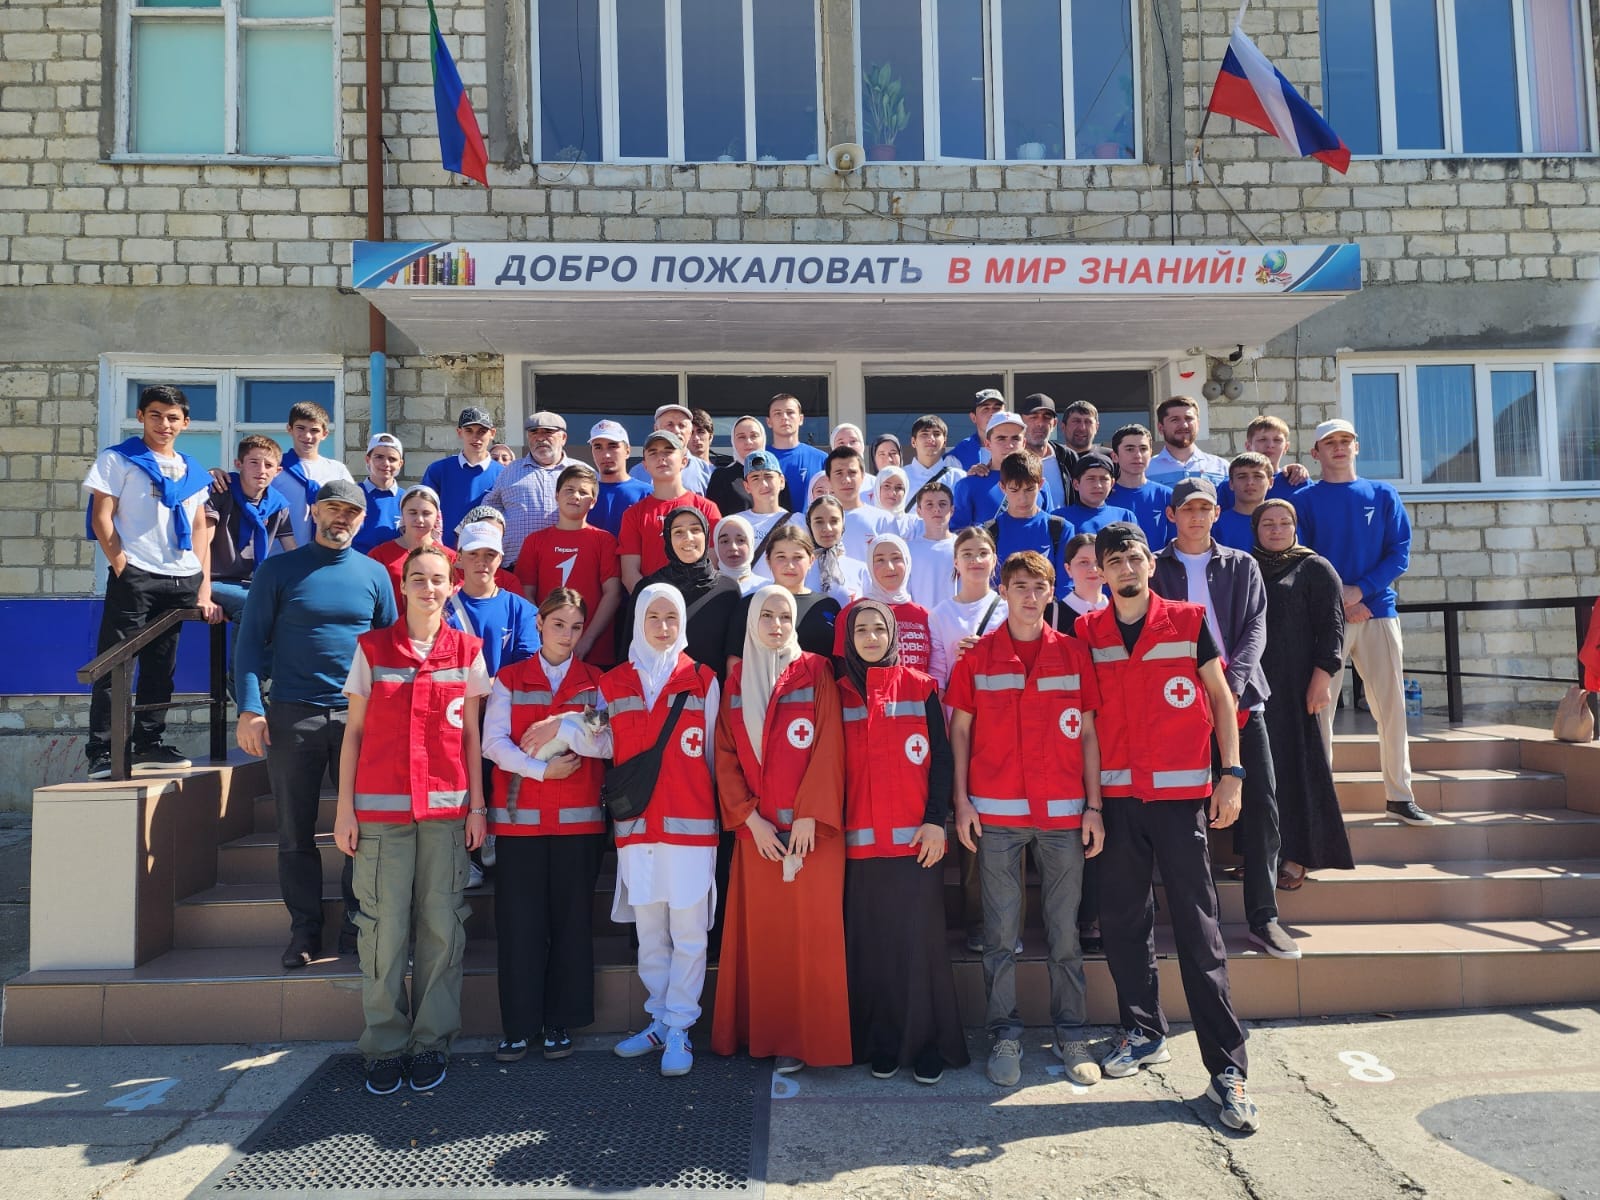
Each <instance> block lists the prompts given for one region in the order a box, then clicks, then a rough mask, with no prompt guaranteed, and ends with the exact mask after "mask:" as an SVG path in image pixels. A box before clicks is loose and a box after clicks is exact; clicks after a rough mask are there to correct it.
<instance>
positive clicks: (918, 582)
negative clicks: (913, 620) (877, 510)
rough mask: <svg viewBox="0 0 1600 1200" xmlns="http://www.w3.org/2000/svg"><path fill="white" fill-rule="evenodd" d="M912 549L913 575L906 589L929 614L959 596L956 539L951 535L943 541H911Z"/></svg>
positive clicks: (907, 582)
mask: <svg viewBox="0 0 1600 1200" xmlns="http://www.w3.org/2000/svg"><path fill="white" fill-rule="evenodd" d="M906 545H908V546H910V547H911V574H910V576H909V577H908V578H907V580H906V590H907V591H908V592H910V593H911V598H912V599H913V600H915V601H916V602H917V603H918V604H920V605H922V607H923V608H925V609H927V610H928V612H930V613H932V612H933V610H934V609H935V608H937V607H938V606H939V605H941V604H943V603H944V602H945V601H946V600H948V599H950V597H952V596H954V595H955V594H956V539H955V535H954V534H951V535H948V536H946V537H945V539H944V540H943V541H940V542H930V541H929V540H928V539H927V538H925V537H918V538H907V539H906Z"/></svg>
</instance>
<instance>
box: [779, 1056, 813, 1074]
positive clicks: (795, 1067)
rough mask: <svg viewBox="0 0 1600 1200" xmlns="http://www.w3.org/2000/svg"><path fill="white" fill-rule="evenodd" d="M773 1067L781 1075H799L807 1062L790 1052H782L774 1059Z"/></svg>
mask: <svg viewBox="0 0 1600 1200" xmlns="http://www.w3.org/2000/svg"><path fill="white" fill-rule="evenodd" d="M772 1069H773V1070H774V1071H776V1072H777V1073H778V1074H779V1075H797V1074H799V1073H800V1072H801V1071H803V1070H805V1069H806V1064H805V1063H803V1062H801V1061H800V1060H799V1059H798V1058H795V1057H794V1056H793V1055H790V1054H780V1055H778V1057H777V1058H776V1059H775V1060H774V1061H773V1064H772Z"/></svg>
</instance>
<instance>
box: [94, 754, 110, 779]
mask: <svg viewBox="0 0 1600 1200" xmlns="http://www.w3.org/2000/svg"><path fill="white" fill-rule="evenodd" d="M89 778H90V779H110V778H111V755H109V754H96V755H95V756H94V757H93V758H91V759H90V760H89Z"/></svg>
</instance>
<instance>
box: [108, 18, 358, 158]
mask: <svg viewBox="0 0 1600 1200" xmlns="http://www.w3.org/2000/svg"><path fill="white" fill-rule="evenodd" d="M241 3H242V0H221V8H220V9H206V8H146V7H141V6H140V5H139V3H138V0H117V70H116V88H115V106H116V132H115V135H114V142H113V146H112V154H111V158H112V161H114V162H154V163H185V162H193V163H220V162H226V163H294V164H295V165H297V166H318V165H327V166H337V165H338V164H339V163H341V162H342V161H343V156H342V154H341V153H339V148H340V147H341V146H342V145H343V137H342V132H341V121H342V118H343V113H342V111H341V104H340V86H339V85H340V76H341V73H342V71H343V68H344V56H343V54H342V46H343V43H342V41H341V38H340V20H339V12H340V8H341V7H342V0H333V4H332V9H333V13H332V15H331V16H327V17H246V16H243V15H242V14H241V12H240V6H241ZM135 13H137V16H136V15H135ZM213 13H217V14H220V15H217V16H213V15H211V14H213ZM203 20H220V21H221V23H222V27H223V35H222V54H223V60H222V91H223V96H222V102H223V115H222V139H223V141H222V152H221V153H196V154H188V153H183V152H180V151H170V152H161V153H145V152H141V151H135V150H130V149H129V141H130V138H129V134H130V131H131V128H132V124H133V88H134V78H133V26H134V22H135V21H191V22H192V21H203ZM293 28H316V29H326V30H327V31H328V36H329V38H330V39H331V40H332V42H333V73H332V74H331V75H330V76H329V77H328V89H329V113H330V117H331V122H332V125H331V128H330V129H329V131H328V132H329V135H330V139H329V140H330V141H331V143H332V145H333V146H334V148H335V152H334V153H333V154H245V153H242V152H241V151H240V149H239V141H240V138H241V137H242V136H243V129H242V127H241V126H242V122H243V119H244V118H243V113H244V104H243V97H242V95H241V92H240V88H241V86H242V80H241V75H240V70H239V66H240V61H239V60H240V57H241V55H240V46H241V41H242V35H243V33H245V32H247V31H249V30H251V29H293Z"/></svg>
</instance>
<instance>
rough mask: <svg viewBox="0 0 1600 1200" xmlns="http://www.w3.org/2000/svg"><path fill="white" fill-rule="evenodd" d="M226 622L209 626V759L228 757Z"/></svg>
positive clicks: (216, 760)
mask: <svg viewBox="0 0 1600 1200" xmlns="http://www.w3.org/2000/svg"><path fill="white" fill-rule="evenodd" d="M227 735H228V624H227V622H223V623H221V624H217V625H213V626H212V627H211V761H212V762H222V761H224V760H225V759H226V758H227V757H228V741H227Z"/></svg>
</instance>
